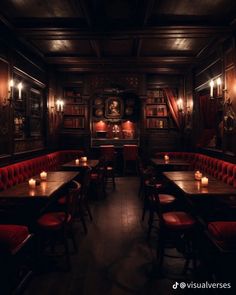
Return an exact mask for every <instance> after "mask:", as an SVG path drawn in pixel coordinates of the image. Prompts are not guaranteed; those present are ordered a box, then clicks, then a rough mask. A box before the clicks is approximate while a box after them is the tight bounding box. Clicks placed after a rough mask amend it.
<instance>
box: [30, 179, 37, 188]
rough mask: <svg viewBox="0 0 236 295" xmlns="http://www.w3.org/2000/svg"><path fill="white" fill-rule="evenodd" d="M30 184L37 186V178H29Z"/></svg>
mask: <svg viewBox="0 0 236 295" xmlns="http://www.w3.org/2000/svg"><path fill="white" fill-rule="evenodd" d="M29 186H30V188H35V186H36V180H35V179H33V178H31V179H30V180H29Z"/></svg>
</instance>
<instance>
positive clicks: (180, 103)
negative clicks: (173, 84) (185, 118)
mask: <svg viewBox="0 0 236 295" xmlns="http://www.w3.org/2000/svg"><path fill="white" fill-rule="evenodd" d="M177 105H178V109H179V111H180V112H182V111H183V109H184V103H183V99H182V98H179V99H178V101H177Z"/></svg>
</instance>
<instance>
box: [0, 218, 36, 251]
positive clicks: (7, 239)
mask: <svg viewBox="0 0 236 295" xmlns="http://www.w3.org/2000/svg"><path fill="white" fill-rule="evenodd" d="M29 236H30V234H29V230H28V228H27V227H26V226H23V225H11V224H9V225H8V224H3V225H0V251H7V252H10V253H11V254H14V253H16V252H17V251H18V249H20V248H21V246H22V245H23V243H24V242H25V241H26V239H27V238H28V237H29Z"/></svg>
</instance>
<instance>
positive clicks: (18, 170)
mask: <svg viewBox="0 0 236 295" xmlns="http://www.w3.org/2000/svg"><path fill="white" fill-rule="evenodd" d="M82 155H83V152H82V151H80V150H65V151H57V152H54V153H50V154H47V155H44V156H39V157H36V158H33V159H30V160H26V161H22V162H19V163H16V164H12V165H8V166H5V167H2V168H0V190H4V189H7V188H9V187H11V186H13V185H15V184H18V183H21V182H23V181H25V180H27V179H28V178H30V177H32V176H34V175H37V174H39V173H40V172H41V171H42V170H46V171H53V170H57V169H58V168H59V166H60V165H62V164H63V163H65V162H68V161H70V160H72V159H74V158H76V157H81V156H82Z"/></svg>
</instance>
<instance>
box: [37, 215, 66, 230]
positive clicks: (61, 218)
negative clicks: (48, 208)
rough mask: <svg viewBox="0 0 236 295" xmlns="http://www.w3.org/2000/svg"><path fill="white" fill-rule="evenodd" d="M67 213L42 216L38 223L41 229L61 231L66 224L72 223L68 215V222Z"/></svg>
mask: <svg viewBox="0 0 236 295" xmlns="http://www.w3.org/2000/svg"><path fill="white" fill-rule="evenodd" d="M65 219H66V213H65V212H50V213H46V214H44V215H42V216H41V217H40V218H39V219H38V221H37V223H38V225H39V226H40V227H41V228H44V229H49V230H51V229H53V230H56V229H61V227H62V226H63V224H64V223H65V222H70V219H71V215H68V217H67V220H65Z"/></svg>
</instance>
